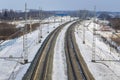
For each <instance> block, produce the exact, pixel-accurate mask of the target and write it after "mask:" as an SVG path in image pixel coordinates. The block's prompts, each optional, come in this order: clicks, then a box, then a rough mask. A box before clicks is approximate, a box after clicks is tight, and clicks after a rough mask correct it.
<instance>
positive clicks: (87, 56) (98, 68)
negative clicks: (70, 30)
mask: <svg viewBox="0 0 120 80" xmlns="http://www.w3.org/2000/svg"><path fill="white" fill-rule="evenodd" d="M89 23H90V24H89ZM86 24H89V25H88V27H84V28H85V44H83V34H84V33H83V25H86ZM94 26H95V28H96V29H98V30H99V29H100V27H101V26H100V25H98V24H95V23H93V22H92V21H84V22H82V23H81V24H80V25H79V26H76V29H75V37H76V41H77V43H78V46H79V49H80V51H81V54H82V56H83V57H84V60H85V62H86V63H87V66H88V68H89V70H90V71H91V73H92V74H93V76H94V77H95V79H96V80H119V79H120V61H119V59H120V57H119V53H117V52H116V51H115V50H112V49H111V48H110V46H109V45H107V44H105V43H104V42H103V41H102V40H101V39H100V37H99V36H98V35H96V36H95V60H96V62H91V60H92V54H93V52H92V50H93V28H94ZM100 33H101V32H100V31H99V34H100ZM102 35H108V36H109V34H106V33H102Z"/></svg>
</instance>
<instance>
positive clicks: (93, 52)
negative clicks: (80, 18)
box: [92, 6, 96, 62]
mask: <svg viewBox="0 0 120 80" xmlns="http://www.w3.org/2000/svg"><path fill="white" fill-rule="evenodd" d="M95 20H96V6H95V7H94V21H93V22H94V27H93V43H92V62H95V46H96V44H95V34H96V32H95V26H96V25H95Z"/></svg>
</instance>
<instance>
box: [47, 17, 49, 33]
mask: <svg viewBox="0 0 120 80" xmlns="http://www.w3.org/2000/svg"><path fill="white" fill-rule="evenodd" d="M47 30H48V31H47V33H49V18H48V27H47Z"/></svg>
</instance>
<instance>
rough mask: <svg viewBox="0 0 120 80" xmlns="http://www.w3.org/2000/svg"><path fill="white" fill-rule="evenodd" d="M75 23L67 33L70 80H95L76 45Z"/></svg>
mask: <svg viewBox="0 0 120 80" xmlns="http://www.w3.org/2000/svg"><path fill="white" fill-rule="evenodd" d="M76 24H77V22H76V23H73V24H72V25H71V26H70V27H69V28H68V30H67V32H66V37H65V53H66V59H67V69H68V80H94V77H93V76H92V74H91V73H90V72H89V70H88V68H87V65H86V63H85V62H84V59H83V58H82V55H81V53H80V51H79V49H78V46H77V44H76V40H75V35H74V31H75V30H74V29H75V25H76Z"/></svg>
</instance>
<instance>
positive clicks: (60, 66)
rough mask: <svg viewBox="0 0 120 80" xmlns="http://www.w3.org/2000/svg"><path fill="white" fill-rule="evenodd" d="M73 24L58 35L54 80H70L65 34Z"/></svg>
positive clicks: (54, 60) (55, 50)
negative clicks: (68, 76)
mask: <svg viewBox="0 0 120 80" xmlns="http://www.w3.org/2000/svg"><path fill="white" fill-rule="evenodd" d="M71 24H72V23H69V24H68V25H66V26H65V27H64V28H63V29H62V31H61V32H60V34H59V35H58V38H57V41H56V44H55V49H54V59H53V75H52V80H68V78H67V63H66V57H65V50H64V38H65V32H66V30H67V29H68V27H69V26H70V25H71Z"/></svg>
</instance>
